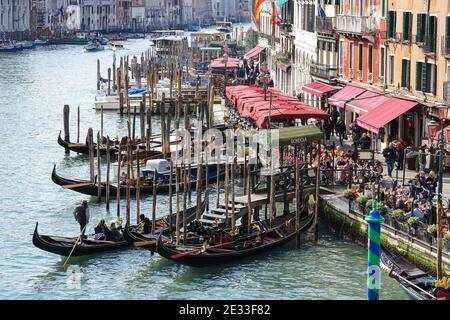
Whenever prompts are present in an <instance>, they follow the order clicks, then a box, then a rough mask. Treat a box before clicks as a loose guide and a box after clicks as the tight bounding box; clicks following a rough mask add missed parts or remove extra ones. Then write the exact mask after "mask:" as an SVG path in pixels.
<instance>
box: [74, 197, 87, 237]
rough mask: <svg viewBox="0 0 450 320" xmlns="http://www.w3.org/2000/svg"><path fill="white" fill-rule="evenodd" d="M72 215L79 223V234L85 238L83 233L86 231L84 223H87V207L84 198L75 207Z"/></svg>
mask: <svg viewBox="0 0 450 320" xmlns="http://www.w3.org/2000/svg"><path fill="white" fill-rule="evenodd" d="M73 216H74V218H75V220H76V221H77V222H78V223H79V225H80V231H81V236H82V237H83V238H86V236H85V235H84V233H85V231H86V225H87V224H88V223H89V207H88V204H87V201H86V200H83V201H82V202H81V205H79V206H78V207H76V208H75V210H74V211H73Z"/></svg>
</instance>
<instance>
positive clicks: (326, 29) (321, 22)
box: [316, 17, 336, 34]
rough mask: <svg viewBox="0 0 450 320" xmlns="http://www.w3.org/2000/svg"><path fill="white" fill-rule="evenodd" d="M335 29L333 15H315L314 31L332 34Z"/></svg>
mask: <svg viewBox="0 0 450 320" xmlns="http://www.w3.org/2000/svg"><path fill="white" fill-rule="evenodd" d="M335 29H336V19H335V18H334V17H316V31H317V32H320V33H327V34H333V33H334V31H335Z"/></svg>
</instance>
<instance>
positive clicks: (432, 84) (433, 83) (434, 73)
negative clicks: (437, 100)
mask: <svg viewBox="0 0 450 320" xmlns="http://www.w3.org/2000/svg"><path fill="white" fill-rule="evenodd" d="M430 67H431V68H430V69H431V70H432V73H431V74H432V78H431V79H430V92H431V93H432V94H433V95H436V81H437V67H436V65H435V64H430Z"/></svg>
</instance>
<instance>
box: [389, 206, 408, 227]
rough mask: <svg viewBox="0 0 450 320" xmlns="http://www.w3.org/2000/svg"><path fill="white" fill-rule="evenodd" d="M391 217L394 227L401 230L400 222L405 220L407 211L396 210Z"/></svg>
mask: <svg viewBox="0 0 450 320" xmlns="http://www.w3.org/2000/svg"><path fill="white" fill-rule="evenodd" d="M391 217H392V220H393V226H394V227H395V228H397V229H399V228H400V221H402V220H403V218H404V217H405V211H403V210H402V209H395V210H394V211H392V213H391Z"/></svg>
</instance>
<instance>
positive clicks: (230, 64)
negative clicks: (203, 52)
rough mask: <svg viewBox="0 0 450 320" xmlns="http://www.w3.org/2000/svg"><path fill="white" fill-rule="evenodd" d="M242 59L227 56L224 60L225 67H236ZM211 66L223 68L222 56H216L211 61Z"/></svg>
mask: <svg viewBox="0 0 450 320" xmlns="http://www.w3.org/2000/svg"><path fill="white" fill-rule="evenodd" d="M241 63H242V61H241V60H239V59H237V58H231V57H228V61H227V62H226V65H227V67H226V68H227V69H237V68H239V67H240V66H241ZM211 68H214V69H225V60H224V59H223V58H218V59H216V60H213V61H212V62H211Z"/></svg>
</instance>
